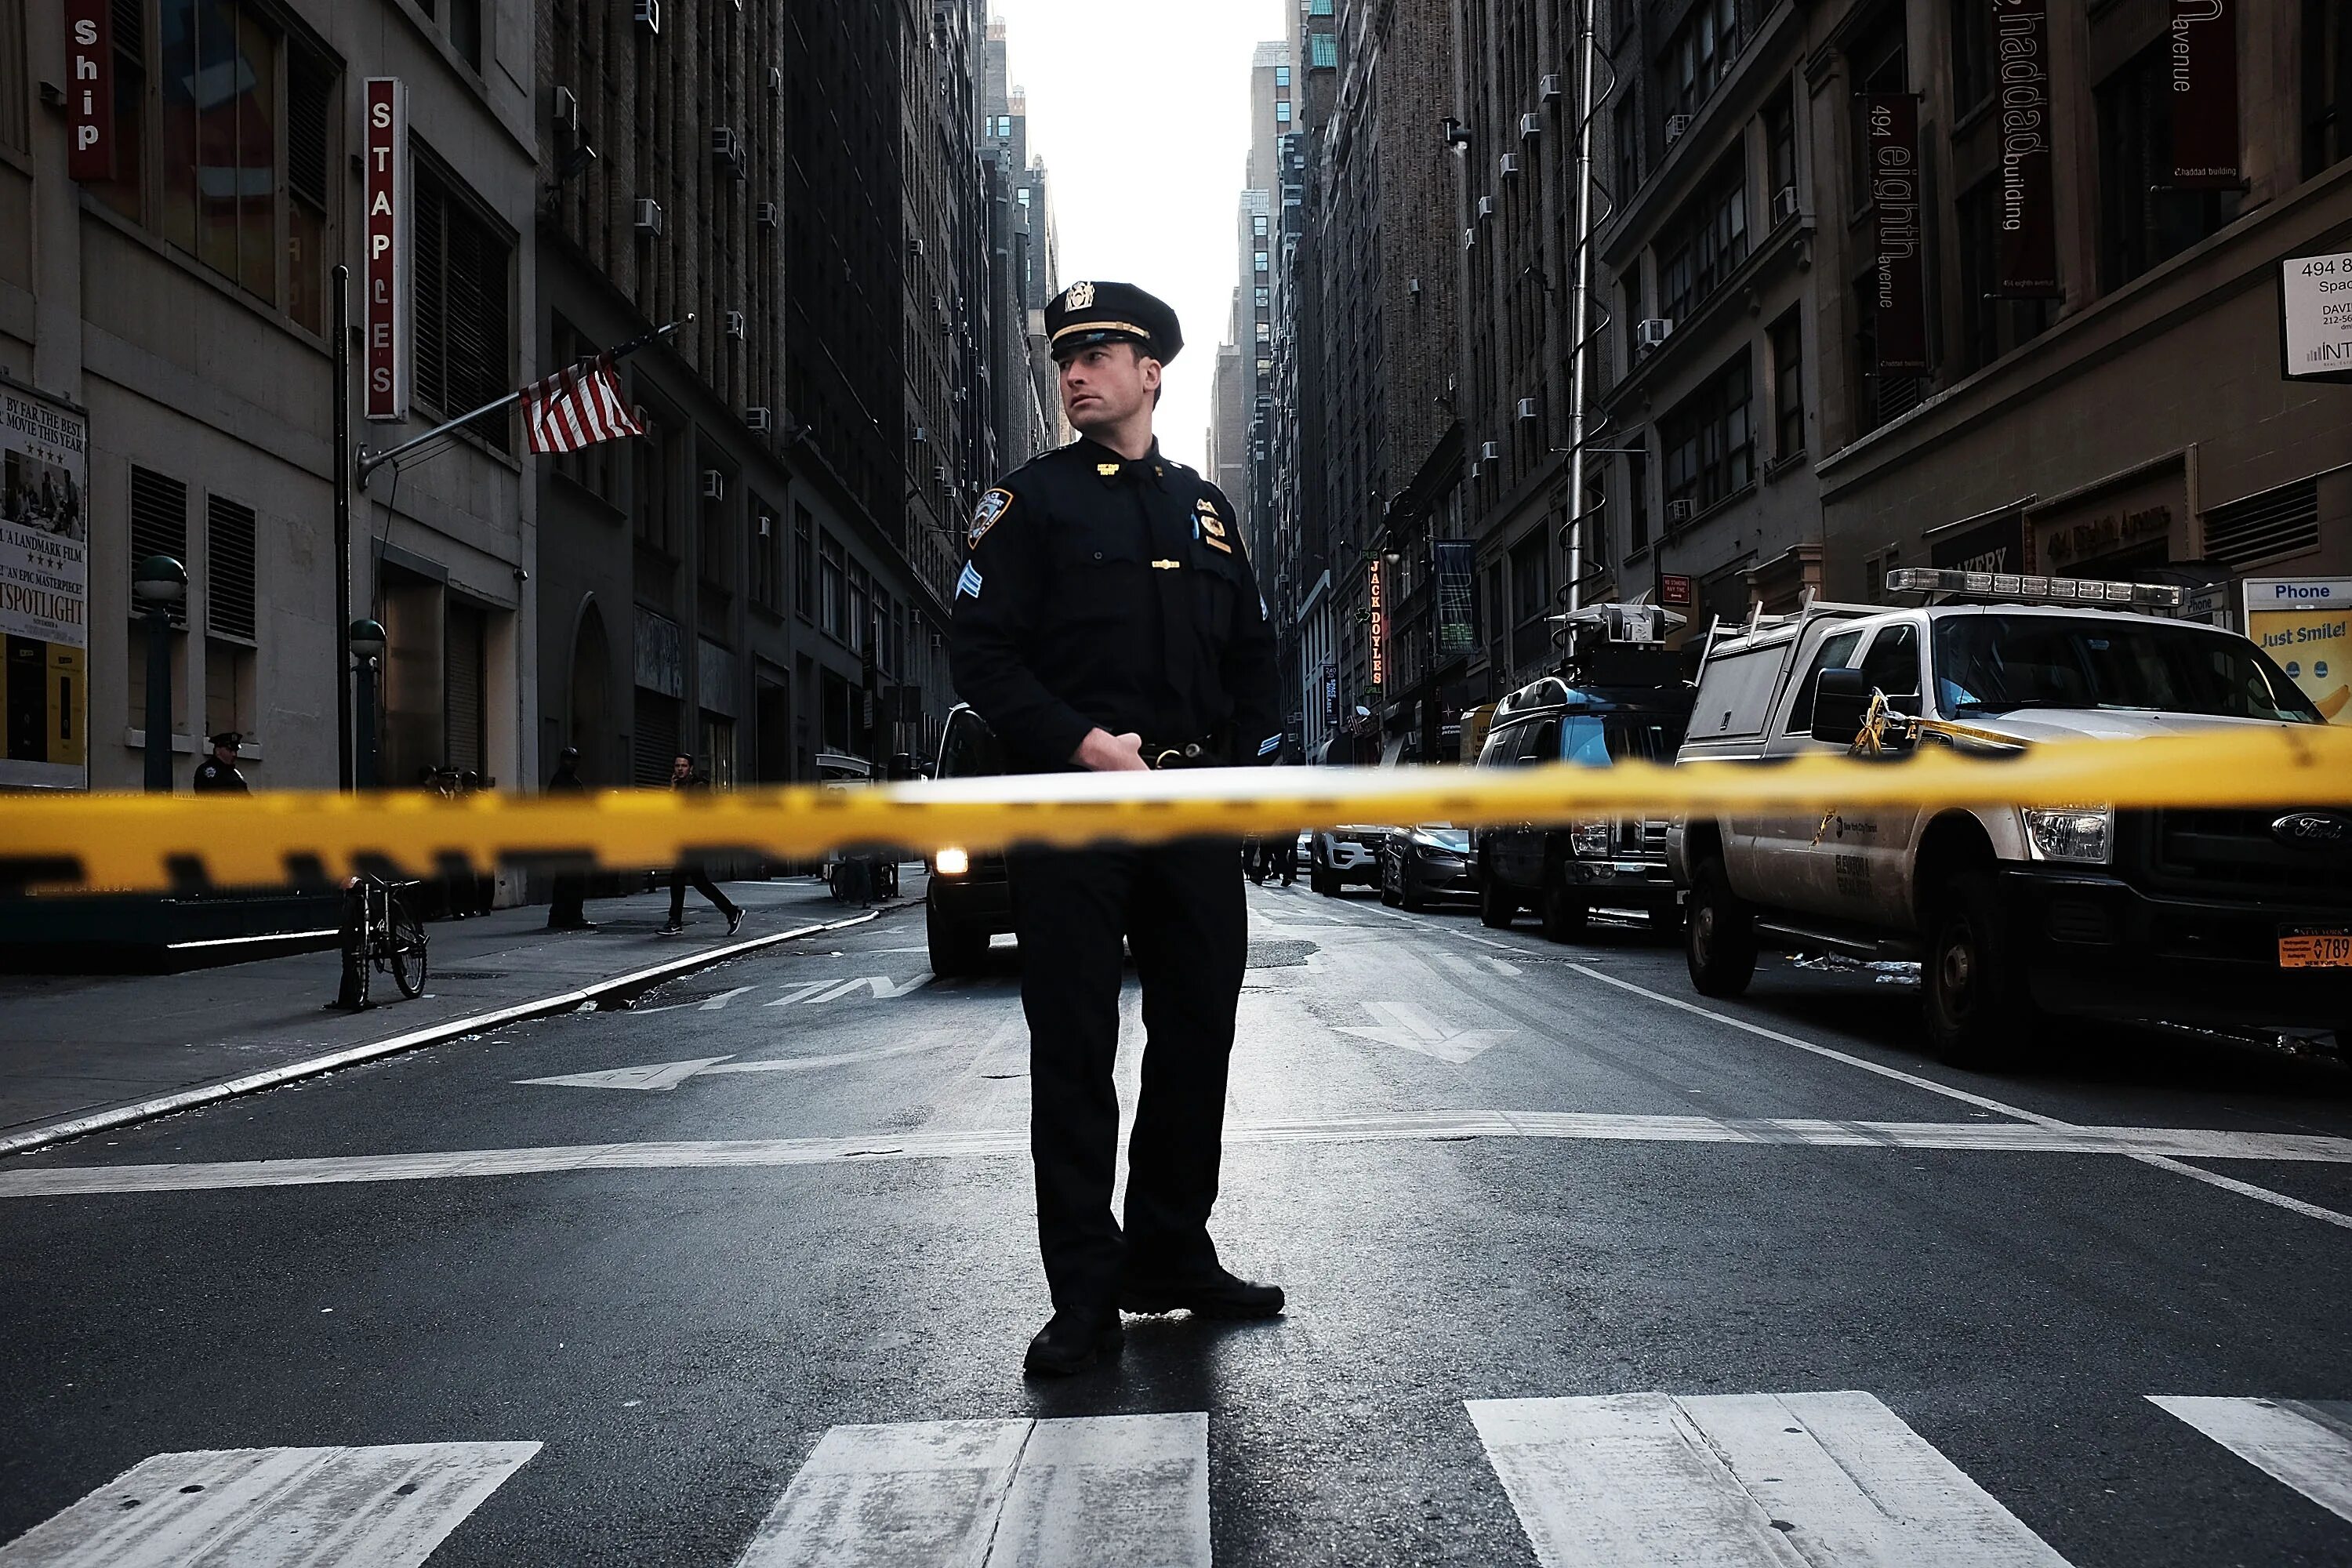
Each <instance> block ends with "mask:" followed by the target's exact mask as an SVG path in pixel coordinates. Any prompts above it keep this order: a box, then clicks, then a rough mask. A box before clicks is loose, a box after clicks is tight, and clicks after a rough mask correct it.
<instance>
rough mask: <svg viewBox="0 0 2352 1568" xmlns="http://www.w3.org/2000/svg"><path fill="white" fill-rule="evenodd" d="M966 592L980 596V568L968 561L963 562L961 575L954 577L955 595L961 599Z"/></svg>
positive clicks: (975, 596) (974, 596) (976, 596)
mask: <svg viewBox="0 0 2352 1568" xmlns="http://www.w3.org/2000/svg"><path fill="white" fill-rule="evenodd" d="M966 594H970V595H971V596H972V597H973V598H975V599H977V598H979V597H980V568H979V567H977V566H975V565H973V564H972V563H971V562H969V561H967V562H965V563H963V575H962V576H961V577H958V578H957V579H956V591H955V596H956V597H957V598H959V599H961V598H962V597H963V596H964V595H966Z"/></svg>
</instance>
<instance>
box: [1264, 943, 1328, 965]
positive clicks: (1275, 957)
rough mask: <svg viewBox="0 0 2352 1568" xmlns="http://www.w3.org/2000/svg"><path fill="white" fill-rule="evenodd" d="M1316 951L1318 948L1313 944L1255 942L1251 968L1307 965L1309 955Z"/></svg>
mask: <svg viewBox="0 0 2352 1568" xmlns="http://www.w3.org/2000/svg"><path fill="white" fill-rule="evenodd" d="M1315 951H1317V950H1316V946H1315V944H1314V943H1313V942H1296V941H1282V940H1279V939H1276V940H1272V941H1267V942H1252V943H1250V950H1249V967H1250V968H1252V969H1287V968H1291V967H1293V966H1295V965H1297V964H1302V963H1306V962H1307V954H1309V953H1311V952H1315Z"/></svg>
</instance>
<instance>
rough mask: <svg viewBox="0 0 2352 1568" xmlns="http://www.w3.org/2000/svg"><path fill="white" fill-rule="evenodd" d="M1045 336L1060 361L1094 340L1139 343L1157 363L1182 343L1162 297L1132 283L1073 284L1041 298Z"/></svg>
mask: <svg viewBox="0 0 2352 1568" xmlns="http://www.w3.org/2000/svg"><path fill="white" fill-rule="evenodd" d="M1045 336H1046V338H1047V339H1048V340H1049V341H1050V342H1052V344H1053V348H1054V357H1055V359H1057V360H1058V359H1060V358H1062V357H1063V356H1064V355H1066V354H1073V353H1077V351H1078V350H1080V349H1083V348H1091V347H1093V346H1094V345H1095V344H1097V343H1118V342H1127V343H1141V344H1142V345H1143V349H1144V352H1145V353H1149V354H1150V356H1151V357H1152V358H1153V359H1156V360H1158V361H1160V363H1162V364H1165V363H1168V362H1169V361H1170V360H1172V359H1174V358H1175V357H1176V353H1177V351H1178V350H1180V349H1181V348H1182V347H1183V346H1184V331H1183V329H1182V328H1181V327H1180V326H1178V325H1177V324H1176V312H1175V311H1173V310H1170V309H1169V308H1168V303H1167V301H1166V300H1158V299H1154V298H1153V297H1152V296H1151V295H1150V294H1147V293H1145V292H1144V291H1143V290H1142V289H1139V288H1137V287H1136V286H1135V285H1134V284H1132V283H1073V284H1071V285H1070V286H1069V287H1068V288H1066V289H1063V290H1062V291H1061V292H1060V293H1059V294H1056V295H1055V296H1054V298H1053V299H1052V300H1048V301H1047V302H1046V305H1045Z"/></svg>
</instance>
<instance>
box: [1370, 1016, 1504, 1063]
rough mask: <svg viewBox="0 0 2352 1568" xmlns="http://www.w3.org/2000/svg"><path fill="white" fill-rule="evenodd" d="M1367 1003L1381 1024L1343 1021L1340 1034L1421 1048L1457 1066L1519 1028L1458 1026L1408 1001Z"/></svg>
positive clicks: (1387, 1044) (1426, 1052) (1494, 1045)
mask: <svg viewBox="0 0 2352 1568" xmlns="http://www.w3.org/2000/svg"><path fill="white" fill-rule="evenodd" d="M1364 1007H1365V1010H1366V1011H1368V1012H1370V1014H1371V1015H1372V1016H1374V1017H1376V1018H1378V1019H1380V1020H1381V1022H1380V1024H1379V1025H1378V1026H1372V1027H1366V1026H1361V1025H1343V1026H1340V1029H1339V1032H1340V1033H1341V1034H1343V1035H1358V1036H1360V1037H1363V1038H1365V1039H1367V1040H1378V1041H1380V1042H1381V1044H1382V1045H1384V1046H1395V1047H1399V1048H1400V1049H1402V1050H1408V1051H1419V1052H1420V1053H1421V1054H1422V1055H1423V1056H1425V1057H1435V1058H1437V1059H1438V1060H1439V1061H1442V1062H1452V1063H1454V1065H1455V1066H1456V1067H1459V1066H1460V1065H1461V1064H1462V1063H1464V1062H1466V1061H1468V1060H1469V1059H1470V1058H1473V1057H1475V1056H1477V1055H1478V1054H1479V1053H1481V1052H1483V1051H1487V1050H1491V1049H1493V1048H1494V1047H1496V1046H1499V1045H1501V1044H1502V1043H1503V1042H1504V1041H1505V1040H1507V1039H1509V1038H1510V1037H1512V1036H1513V1035H1516V1034H1517V1033H1518V1031H1517V1029H1457V1028H1455V1027H1454V1026H1452V1025H1451V1024H1440V1023H1438V1022H1437V1021H1435V1020H1434V1019H1433V1018H1431V1017H1430V1016H1429V1015H1428V1014H1426V1013H1424V1012H1423V1011H1422V1010H1421V1009H1420V1008H1418V1007H1416V1006H1414V1005H1412V1004H1411V1003H1409V1002H1367V1003H1365V1004H1364Z"/></svg>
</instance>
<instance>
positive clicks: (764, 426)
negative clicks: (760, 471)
mask: <svg viewBox="0 0 2352 1568" xmlns="http://www.w3.org/2000/svg"><path fill="white" fill-rule="evenodd" d="M775 427H776V422H775V416H773V415H772V414H770V413H769V412H768V410H767V407H766V405H758V406H755V407H751V408H746V409H745V410H743V428H744V429H746V430H749V431H750V432H751V434H753V435H754V436H764V435H766V434H767V433H768V432H769V431H771V430H772V429H774V428H775ZM767 528H768V520H767V519H766V518H764V517H763V518H761V520H760V531H761V532H762V533H764V532H766V531H767Z"/></svg>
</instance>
